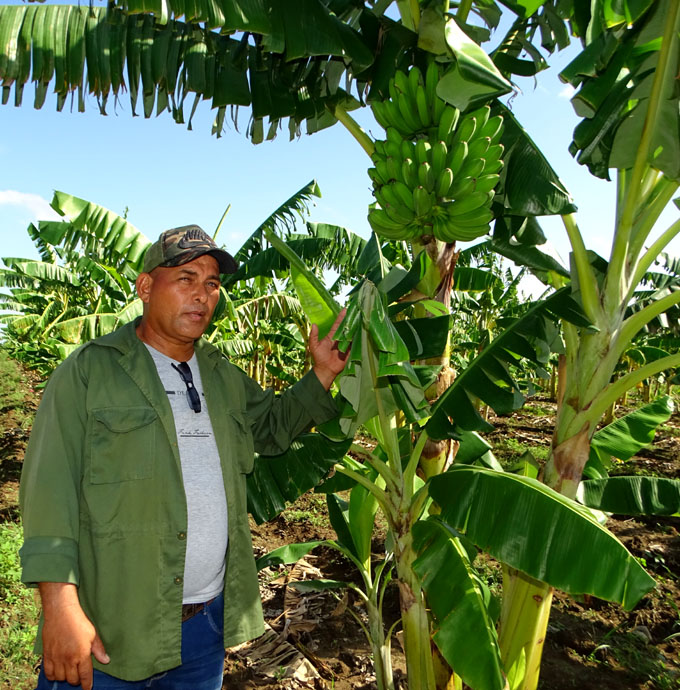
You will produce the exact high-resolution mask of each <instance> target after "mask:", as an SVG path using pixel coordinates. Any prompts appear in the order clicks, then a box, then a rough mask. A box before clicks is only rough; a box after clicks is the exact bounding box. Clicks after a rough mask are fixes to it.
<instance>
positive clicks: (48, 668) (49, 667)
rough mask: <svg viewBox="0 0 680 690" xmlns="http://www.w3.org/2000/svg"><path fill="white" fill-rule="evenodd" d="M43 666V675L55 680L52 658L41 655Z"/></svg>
mask: <svg viewBox="0 0 680 690" xmlns="http://www.w3.org/2000/svg"><path fill="white" fill-rule="evenodd" d="M43 668H44V670H45V677H46V678H47V680H56V679H55V677H54V670H55V669H54V662H53V661H52V659H47V658H45V657H43Z"/></svg>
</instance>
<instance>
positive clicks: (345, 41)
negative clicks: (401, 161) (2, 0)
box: [0, 0, 377, 134]
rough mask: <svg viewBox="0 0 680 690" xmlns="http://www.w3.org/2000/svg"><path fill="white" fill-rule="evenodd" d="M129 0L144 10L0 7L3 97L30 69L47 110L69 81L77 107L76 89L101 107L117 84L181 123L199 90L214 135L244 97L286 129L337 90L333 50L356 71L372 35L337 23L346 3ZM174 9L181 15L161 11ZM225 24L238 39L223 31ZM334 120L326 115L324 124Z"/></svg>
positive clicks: (147, 110) (148, 111) (347, 11)
mask: <svg viewBox="0 0 680 690" xmlns="http://www.w3.org/2000/svg"><path fill="white" fill-rule="evenodd" d="M133 4H134V5H135V7H134V10H133V11H134V12H145V13H146V14H141V15H134V14H126V13H125V12H124V11H123V10H121V8H120V7H116V6H115V5H112V6H110V7H109V8H106V7H89V8H87V7H71V6H67V5H46V6H40V7H26V6H20V5H18V6H4V7H0V82H2V84H3V86H4V87H5V88H4V90H3V103H6V102H7V100H8V98H9V95H10V89H11V87H12V86H14V93H15V98H14V101H15V104H16V105H20V104H21V101H22V97H23V91H24V87H25V84H26V83H27V82H28V80H29V79H32V80H33V81H35V82H36V98H35V107H36V108H40V107H42V105H43V103H44V101H45V96H46V93H47V89H48V87H49V86H50V85H51V84H52V83H54V88H55V90H56V92H57V107H58V109H59V110H61V109H62V108H63V106H64V104H65V102H66V100H67V97H68V95H69V94H74V92H75V91H78V106H79V108H84V107H85V100H84V98H83V97H82V91H80V90H82V89H84V88H88V90H89V92H90V93H92V94H93V95H95V96H96V97H97V100H98V103H99V105H100V108H101V109H102V111H104V108H105V105H106V102H107V99H108V98H109V97H110V96H111V95H113V96H114V97H116V98H117V97H120V95H121V92H122V90H123V89H124V88H125V86H126V85H127V88H128V90H129V92H130V101H131V105H132V112H133V113H135V112H136V105H137V98H138V94H139V93H140V92H141V93H142V95H143V101H144V102H143V106H144V115H145V117H150V116H151V115H152V114H153V111H154V105H156V107H157V110H158V112H161V111H163V110H169V111H171V112H172V114H173V117H174V119H175V120H176V121H177V122H184V121H185V119H184V102H185V99H186V98H187V96H189V98H190V99H191V100H192V101H194V105H193V107H194V108H195V106H196V105H197V104H198V101H199V100H200V99H205V100H209V101H210V102H211V105H212V108H213V109H215V110H216V111H217V117H216V122H215V125H214V126H213V131H214V132H216V133H218V134H219V133H220V132H221V130H222V123H223V121H224V118H225V114H226V110H227V107H228V106H232V105H250V104H251V103H252V105H253V114H254V116H255V118H257V119H258V120H259V122H260V123H261V118H262V117H265V116H269V117H270V118H271V120H272V121H273V122H274V121H278V119H280V118H282V117H289V116H292V117H293V118H294V120H295V125H296V126H295V128H294V131H295V129H296V128H297V124H299V123H300V122H301V121H302V120H304V119H306V118H309V119H311V120H313V121H314V122H316V123H317V126H318V124H319V117H318V115H319V113H323V112H324V103H325V102H326V101H332V100H333V99H338V98H343V96H342V94H344V92H343V91H342V90H341V89H339V83H340V79H341V77H342V76H343V73H344V72H345V71H346V66H345V64H344V62H343V60H348V62H349V64H350V65H351V67H352V69H353V70H354V71H355V72H357V71H359V72H360V71H362V70H363V69H365V68H366V67H368V66H369V65H370V64H371V63H372V62H373V59H374V53H375V44H376V42H377V37H375V36H369V37H368V38H367V37H365V36H362V34H360V33H359V32H358V31H357V30H356V29H354V28H353V27H352V26H351V25H350V23H348V20H349V19H350V18H351V17H352V15H353V14H355V10H354V8H353V7H351V6H348V7H347V8H344V9H343V10H341V11H338V8H334V10H335V11H331V10H330V8H327V7H326V6H325V5H324V4H323V3H322V2H319V0H303V1H301V2H298V3H295V4H294V5H291V4H290V3H268V4H267V7H266V10H264V11H262V8H261V7H260V9H258V10H256V11H255V12H253V8H254V7H256V5H261V3H259V2H258V3H252V2H242V3H238V4H236V3H231V4H229V3H216V2H214V0H199V1H197V2H192V3H190V4H185V3H180V2H173V3H170V5H168V4H167V3H165V2H158V3H148V4H149V5H153V8H152V9H151V8H149V7H142V5H145V4H146V3H145V2H135V3H133ZM240 5H243V7H240ZM175 10H177V11H175ZM150 12H153V13H154V14H150ZM180 16H185V17H186V18H187V21H186V23H183V22H180V21H177V20H176V19H174V18H172V17H180ZM198 21H205V22H206V24H207V26H201V25H200V24H198V23H196V22H198ZM223 26H224V27H225V28H224V29H221V27H223ZM227 27H231V28H227ZM233 27H239V28H237V29H234V28H233ZM246 27H247V28H246ZM301 27H307V28H308V30H304V29H303V30H301ZM214 28H217V29H219V30H217V31H213V30H212V29H214ZM233 30H236V31H239V32H242V37H241V38H232V37H230V35H229V34H231V33H232V31H233ZM253 34H256V35H258V37H261V38H262V40H258V41H257V42H256V45H250V44H249V42H248V40H247V39H248V37H249V36H251V35H253ZM269 51H271V52H269ZM299 59H302V60H307V62H308V64H307V69H306V70H303V71H301V70H300V64H299V63H298V60H299ZM86 66H87V80H85V79H84V70H85V67H86ZM337 67H340V69H339V70H338V69H337ZM305 71H306V73H305ZM335 72H337V74H335ZM124 75H125V76H124ZM140 81H141V86H140ZM293 85H294V86H293ZM344 99H345V104H346V105H347V106H349V107H350V108H351V107H357V106H358V102H357V101H356V100H355V99H350V98H348V97H347V94H344ZM351 101H353V102H354V105H352V104H351ZM190 122H191V120H190V119H189V123H190ZM334 122H335V119H334V118H330V121H329V122H327V123H326V126H328V124H333V123H334ZM275 131H276V130H275V129H274V132H275ZM251 132H252V129H251Z"/></svg>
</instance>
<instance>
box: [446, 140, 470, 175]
mask: <svg viewBox="0 0 680 690" xmlns="http://www.w3.org/2000/svg"><path fill="white" fill-rule="evenodd" d="M449 152H450V153H449V158H448V161H447V163H448V167H449V168H451V170H452V171H453V176H454V177H456V176H457V175H458V174H459V173H460V170H461V168H462V167H463V165H464V163H465V161H466V160H467V155H468V144H467V141H459V142H458V143H457V144H455V145H454V146H453V148H450V149H449Z"/></svg>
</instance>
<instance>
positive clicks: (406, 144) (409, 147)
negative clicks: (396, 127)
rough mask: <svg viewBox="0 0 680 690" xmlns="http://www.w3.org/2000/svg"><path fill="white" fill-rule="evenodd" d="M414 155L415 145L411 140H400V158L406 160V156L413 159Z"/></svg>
mask: <svg viewBox="0 0 680 690" xmlns="http://www.w3.org/2000/svg"><path fill="white" fill-rule="evenodd" d="M414 155H415V146H414V144H413V142H412V141H409V140H408V139H402V140H401V159H402V160H406V159H407V158H411V159H413V156H414Z"/></svg>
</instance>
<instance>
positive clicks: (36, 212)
mask: <svg viewBox="0 0 680 690" xmlns="http://www.w3.org/2000/svg"><path fill="white" fill-rule="evenodd" d="M0 206H18V207H19V208H22V209H24V210H25V211H27V212H28V213H29V214H30V216H31V220H32V221H33V220H60V219H61V216H60V215H59V214H58V213H56V211H54V209H52V208H51V207H50V204H49V202H48V201H47V199H43V198H42V197H41V196H40V195H39V194H26V193H25V192H17V191H16V190H14V189H0Z"/></svg>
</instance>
